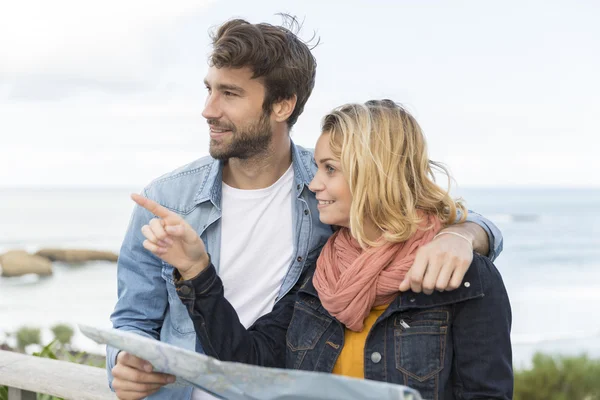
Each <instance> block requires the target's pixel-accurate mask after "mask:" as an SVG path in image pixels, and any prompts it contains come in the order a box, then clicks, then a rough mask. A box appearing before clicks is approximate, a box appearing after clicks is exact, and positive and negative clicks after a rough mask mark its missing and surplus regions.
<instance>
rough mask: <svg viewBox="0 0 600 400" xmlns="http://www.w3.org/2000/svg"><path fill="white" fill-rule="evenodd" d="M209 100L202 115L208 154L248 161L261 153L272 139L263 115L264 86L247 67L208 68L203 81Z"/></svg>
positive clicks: (269, 127)
mask: <svg viewBox="0 0 600 400" xmlns="http://www.w3.org/2000/svg"><path fill="white" fill-rule="evenodd" d="M204 83H205V85H206V88H207V90H208V97H207V98H206V104H205V106H204V111H203V112H202V115H203V116H204V118H206V121H207V122H208V125H209V127H210V149H209V151H210V155H211V156H212V157H213V158H215V159H218V160H228V159H229V158H232V157H233V158H241V159H247V158H250V157H253V156H255V155H257V154H261V153H264V152H265V151H266V150H267V148H268V147H269V144H270V143H271V138H272V127H271V121H270V118H269V115H268V114H267V113H264V112H263V109H262V104H263V101H264V98H265V87H264V85H263V83H262V81H261V80H260V79H252V71H251V70H250V69H249V68H236V69H233V68H225V67H224V68H216V67H211V68H210V69H209V71H208V74H207V75H206V78H205V79H204Z"/></svg>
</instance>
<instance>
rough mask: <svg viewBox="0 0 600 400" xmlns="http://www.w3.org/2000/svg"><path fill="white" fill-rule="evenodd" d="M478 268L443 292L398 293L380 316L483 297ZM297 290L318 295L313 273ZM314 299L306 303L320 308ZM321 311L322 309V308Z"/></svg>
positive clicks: (470, 269)
mask: <svg viewBox="0 0 600 400" xmlns="http://www.w3.org/2000/svg"><path fill="white" fill-rule="evenodd" d="M479 268H480V266H479V264H475V265H472V266H471V267H470V268H469V270H468V271H467V273H466V274H465V277H464V279H463V282H462V284H461V286H460V287H459V288H458V289H456V290H451V291H444V292H438V291H437V290H436V291H434V292H433V293H432V294H430V295H427V294H425V293H423V292H421V293H415V292H413V291H411V290H409V291H407V292H404V293H398V294H399V295H398V296H397V297H396V298H395V299H394V301H392V303H391V304H390V306H389V307H388V308H387V310H386V311H385V313H384V314H383V315H382V317H385V316H386V315H389V314H390V313H392V312H394V311H402V310H406V309H411V308H432V307H437V306H443V305H449V304H455V303H459V302H462V301H465V300H470V299H474V298H477V297H483V296H484V295H485V294H484V290H483V283H482V281H481V274H480V271H479ZM299 292H300V293H304V294H307V295H309V296H311V297H314V298H317V299H318V297H319V295H318V293H317V289H315V286H314V284H313V275H310V276H309V277H308V278H306V280H305V281H304V282H303V283H302V286H301V287H300V290H299ZM315 300H316V299H310V300H308V303H309V304H312V305H314V306H315V307H313V308H315V309H320V308H322V305H321V304H320V301H315ZM319 306H320V307H319ZM321 311H324V308H323V309H322V310H321ZM327 314H328V313H327Z"/></svg>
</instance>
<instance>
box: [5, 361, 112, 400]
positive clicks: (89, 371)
mask: <svg viewBox="0 0 600 400" xmlns="http://www.w3.org/2000/svg"><path fill="white" fill-rule="evenodd" d="M0 386H8V400H35V398H36V393H44V394H50V395H53V396H58V397H62V398H64V399H76V400H80V399H81V400H106V399H116V398H117V397H116V396H115V394H114V393H113V392H111V390H110V389H109V388H108V381H107V379H106V370H105V369H103V368H96V367H90V366H88V365H81V364H75V363H71V362H67V361H57V360H51V359H48V358H40V357H33V356H28V355H25V354H20V353H15V352H11V351H3V350H0Z"/></svg>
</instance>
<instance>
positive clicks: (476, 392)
mask: <svg viewBox="0 0 600 400" xmlns="http://www.w3.org/2000/svg"><path fill="white" fill-rule="evenodd" d="M470 268H478V269H479V276H480V278H481V282H482V286H483V292H484V296H483V297H480V298H477V299H473V300H467V301H464V302H461V303H457V304H456V305H455V306H454V320H453V325H452V332H453V338H454V362H453V364H452V368H453V373H452V374H453V380H454V385H453V386H454V390H455V394H456V397H457V398H460V399H465V400H467V399H482V398H485V399H507V400H508V399H512V393H513V369H512V347H511V342H510V327H511V321H512V315H511V308H510V302H509V299H508V294H507V292H506V288H505V287H504V283H503V281H502V277H501V276H500V273H499V272H498V270H497V269H496V267H495V266H494V264H493V263H492V262H491V261H490V260H489V259H488V258H487V257H483V256H479V255H475V256H474V258H473V263H472V265H471V267H470Z"/></svg>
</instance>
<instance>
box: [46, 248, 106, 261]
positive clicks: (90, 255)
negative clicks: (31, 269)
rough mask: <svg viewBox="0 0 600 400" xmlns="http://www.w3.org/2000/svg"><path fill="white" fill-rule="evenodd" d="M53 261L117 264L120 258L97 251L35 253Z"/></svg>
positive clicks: (66, 250)
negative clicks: (109, 262) (108, 262)
mask: <svg viewBox="0 0 600 400" xmlns="http://www.w3.org/2000/svg"><path fill="white" fill-rule="evenodd" d="M35 255H37V256H41V257H45V258H47V259H49V260H51V261H62V262H66V263H78V262H85V261H111V262H117V258H118V256H117V255H116V254H115V253H112V252H110V251H97V250H70V249H41V250H39V251H38V252H36V253H35Z"/></svg>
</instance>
